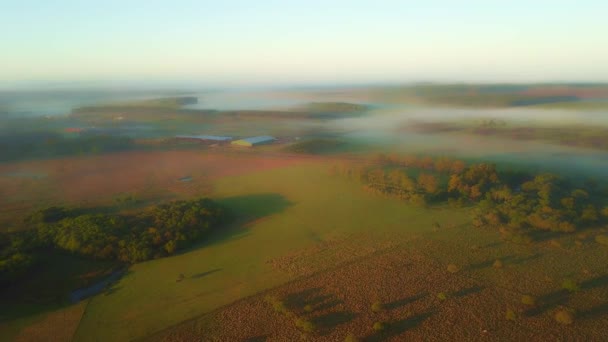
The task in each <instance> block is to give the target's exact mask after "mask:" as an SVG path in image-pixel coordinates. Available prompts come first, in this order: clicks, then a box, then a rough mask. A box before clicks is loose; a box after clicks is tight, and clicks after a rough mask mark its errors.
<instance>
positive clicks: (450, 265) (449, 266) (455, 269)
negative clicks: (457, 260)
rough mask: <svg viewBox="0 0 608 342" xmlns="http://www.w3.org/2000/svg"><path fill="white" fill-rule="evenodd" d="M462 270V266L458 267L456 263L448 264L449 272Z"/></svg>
mask: <svg viewBox="0 0 608 342" xmlns="http://www.w3.org/2000/svg"><path fill="white" fill-rule="evenodd" d="M458 271H460V268H458V266H456V265H454V264H449V265H448V272H450V273H456V272H458Z"/></svg>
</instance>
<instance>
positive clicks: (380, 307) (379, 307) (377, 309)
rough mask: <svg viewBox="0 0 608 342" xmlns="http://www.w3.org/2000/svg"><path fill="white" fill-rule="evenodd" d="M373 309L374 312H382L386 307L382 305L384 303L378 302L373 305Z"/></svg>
mask: <svg viewBox="0 0 608 342" xmlns="http://www.w3.org/2000/svg"><path fill="white" fill-rule="evenodd" d="M371 309H372V312H380V311H383V310H384V305H383V304H382V302H378V301H377V302H374V303H373V304H372V307H371Z"/></svg>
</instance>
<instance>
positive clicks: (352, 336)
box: [344, 333, 360, 342]
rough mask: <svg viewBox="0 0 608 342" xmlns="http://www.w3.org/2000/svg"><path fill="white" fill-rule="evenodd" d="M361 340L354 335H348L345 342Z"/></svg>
mask: <svg viewBox="0 0 608 342" xmlns="http://www.w3.org/2000/svg"><path fill="white" fill-rule="evenodd" d="M359 341H360V340H359V339H358V338H357V336H355V335H354V334H352V333H351V334H348V335H346V337H345V338H344V342H359Z"/></svg>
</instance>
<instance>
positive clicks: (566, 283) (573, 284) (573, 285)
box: [562, 279, 580, 292]
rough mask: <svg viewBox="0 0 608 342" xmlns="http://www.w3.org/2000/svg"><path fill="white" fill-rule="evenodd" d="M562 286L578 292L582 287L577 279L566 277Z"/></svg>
mask: <svg viewBox="0 0 608 342" xmlns="http://www.w3.org/2000/svg"><path fill="white" fill-rule="evenodd" d="M562 288H563V289H564V290H568V291H570V292H577V291H579V290H580V287H579V286H578V284H577V283H576V281H574V280H572V279H566V280H564V281H563V282H562Z"/></svg>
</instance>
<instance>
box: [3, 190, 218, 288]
mask: <svg viewBox="0 0 608 342" xmlns="http://www.w3.org/2000/svg"><path fill="white" fill-rule="evenodd" d="M227 218H228V215H227V213H226V211H225V209H223V208H222V207H221V206H219V205H218V204H217V203H215V202H214V201H212V200H210V199H207V198H204V199H198V200H191V201H175V202H170V203H167V204H162V205H159V206H156V207H153V208H151V209H148V210H146V211H143V212H141V213H138V214H133V215H130V216H125V215H112V214H90V213H86V212H84V211H83V210H73V209H66V208H62V207H51V208H47V209H43V210H39V211H37V212H35V213H33V214H32V215H31V216H30V217H28V219H27V223H28V224H30V225H31V226H32V228H33V229H32V230H29V231H24V232H20V233H12V234H4V235H0V247H1V248H2V249H1V251H0V257H1V259H0V271H2V272H1V273H2V278H1V279H2V280H4V281H7V280H10V279H15V277H17V276H19V275H20V274H21V273H22V272H24V271H25V270H27V268H28V267H30V266H32V264H33V261H34V255H35V252H36V250H39V249H41V248H55V249H59V250H63V251H67V252H70V253H74V254H78V255H82V256H86V257H91V258H95V259H107V260H117V261H121V262H125V263H137V262H141V261H145V260H149V259H153V258H160V257H165V256H169V255H172V254H174V253H175V252H176V251H178V250H180V249H183V248H185V247H187V246H189V245H191V244H192V243H194V242H196V241H198V240H200V239H201V238H203V237H205V236H206V235H208V234H209V233H210V231H211V230H213V229H214V228H216V227H218V226H219V225H221V224H223V223H225V222H226V220H227Z"/></svg>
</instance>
